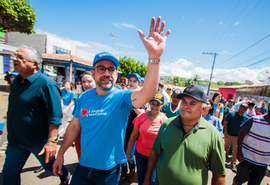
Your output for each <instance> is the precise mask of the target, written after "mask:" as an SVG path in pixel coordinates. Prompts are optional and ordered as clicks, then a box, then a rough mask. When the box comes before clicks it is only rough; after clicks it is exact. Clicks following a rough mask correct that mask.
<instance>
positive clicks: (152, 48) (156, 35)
mask: <svg viewBox="0 0 270 185" xmlns="http://www.w3.org/2000/svg"><path fill="white" fill-rule="evenodd" d="M160 21H161V17H160V16H159V17H158V18H157V22H156V27H155V17H152V20H151V25H150V33H149V37H148V38H146V37H145V36H144V34H143V32H142V31H141V30H138V33H139V35H140V37H141V39H142V42H143V44H144V46H145V48H146V50H147V51H148V54H149V58H153V59H158V58H160V56H161V55H162V53H163V51H164V49H165V45H166V40H167V38H168V36H169V35H170V32H171V31H170V30H168V31H167V33H166V35H165V36H164V37H163V36H162V35H163V32H164V27H165V21H162V23H161V27H160ZM159 27H160V28H159Z"/></svg>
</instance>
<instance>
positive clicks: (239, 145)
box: [236, 128, 247, 163]
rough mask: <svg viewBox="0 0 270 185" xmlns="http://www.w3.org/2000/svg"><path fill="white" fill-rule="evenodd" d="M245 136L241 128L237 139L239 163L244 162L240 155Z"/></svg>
mask: <svg viewBox="0 0 270 185" xmlns="http://www.w3.org/2000/svg"><path fill="white" fill-rule="evenodd" d="M246 134H247V131H245V130H244V129H243V128H242V129H241V130H240V132H239V135H238V138H237V155H236V157H237V159H238V161H239V162H240V163H241V162H242V161H243V160H244V156H243V153H242V144H243V140H244V138H245V136H246Z"/></svg>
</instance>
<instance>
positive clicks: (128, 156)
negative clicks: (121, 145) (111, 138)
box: [126, 153, 132, 164]
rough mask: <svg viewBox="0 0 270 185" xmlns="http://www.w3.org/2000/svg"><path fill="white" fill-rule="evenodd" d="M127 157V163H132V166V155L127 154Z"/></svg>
mask: <svg viewBox="0 0 270 185" xmlns="http://www.w3.org/2000/svg"><path fill="white" fill-rule="evenodd" d="M126 156H127V161H129V162H130V164H132V161H131V157H130V154H128V153H126Z"/></svg>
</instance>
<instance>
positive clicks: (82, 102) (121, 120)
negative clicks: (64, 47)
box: [53, 17, 170, 185]
mask: <svg viewBox="0 0 270 185" xmlns="http://www.w3.org/2000/svg"><path fill="white" fill-rule="evenodd" d="M164 27H165V22H164V21H163V22H161V17H158V18H157V21H155V18H154V17H153V18H152V20H151V25H150V35H149V37H148V38H146V37H145V36H144V34H143V32H142V31H141V30H138V32H139V35H140V37H141V40H142V42H143V44H144V46H145V48H146V50H147V51H148V54H149V64H148V69H147V74H146V76H145V86H144V87H143V88H141V89H134V90H133V89H130V90H120V89H116V88H114V84H115V83H116V80H117V77H118V74H117V67H118V65H119V61H118V60H117V59H116V58H115V57H114V56H113V55H112V54H110V53H108V52H102V53H99V54H97V55H96V56H95V58H94V61H93V69H92V71H91V73H92V76H93V79H94V81H95V82H96V88H93V89H90V90H88V91H86V92H84V93H83V94H81V95H80V96H79V97H78V99H77V102H76V108H75V111H74V118H73V119H72V121H71V123H70V124H69V126H68V128H67V131H66V134H65V137H64V140H63V142H62V145H61V148H60V150H59V152H58V155H57V158H56V161H55V163H54V166H53V170H54V174H55V175H58V174H61V173H62V169H61V167H62V165H63V163H64V153H65V151H66V150H67V149H68V147H69V146H70V145H71V144H72V142H73V141H74V140H75V139H76V137H77V135H78V134H79V132H80V130H81V157H80V159H79V164H78V165H77V167H76V169H75V171H74V173H73V177H72V179H71V185H74V184H80V185H84V184H105V183H106V184H114V185H115V184H117V182H118V181H119V177H120V166H121V164H123V163H126V162H127V159H126V155H125V152H124V138H125V129H126V125H127V120H128V116H129V113H130V111H131V110H132V109H134V108H140V107H142V106H144V105H145V104H146V103H147V102H148V101H149V100H150V99H151V98H152V97H153V96H154V95H155V93H156V92H157V86H158V79H159V63H160V57H161V55H162V53H163V51H164V49H165V45H166V39H167V37H168V36H169V34H170V31H167V33H166V35H165V36H163V32H164ZM89 174H90V177H89V176H88V175H89Z"/></svg>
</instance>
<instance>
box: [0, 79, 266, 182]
mask: <svg viewBox="0 0 270 185" xmlns="http://www.w3.org/2000/svg"><path fill="white" fill-rule="evenodd" d="M5 87H6V83H5V81H4V80H1V79H0V100H1V101H0V122H3V121H5V120H4V119H3V116H4V115H5V114H6V110H7V105H8V94H9V93H8V91H6V90H5ZM61 142H62V139H60V140H59V142H58V148H59V147H60V145H61ZM4 161H5V155H3V156H1V157H0V167H1V169H2V166H3V164H4ZM228 162H229V161H228ZM77 163H78V159H77V154H76V151H75V148H73V147H70V148H69V149H68V150H67V152H66V153H65V165H66V167H67V169H68V170H69V171H70V172H71V174H73V172H74V170H75V167H76V165H77ZM39 166H40V164H39V162H38V160H37V159H36V158H35V157H34V156H33V155H30V157H29V158H28V160H27V162H26V164H25V166H24V168H23V169H22V172H21V184H23V185H37V184H38V185H48V184H49V185H51V184H59V182H60V181H59V179H58V177H55V176H54V175H53V173H52V172H47V171H46V172H45V171H44V170H43V171H41V172H39V173H34V170H35V169H36V168H38V167H39ZM227 166H228V165H226V167H227ZM1 171H2V170H1ZM226 173H227V175H226V185H230V184H231V183H232V179H233V177H234V176H235V173H233V172H232V171H231V170H230V169H229V168H226ZM269 177H270V175H269V173H267V176H265V177H264V179H263V182H262V183H261V184H263V185H266V184H267V182H270V178H269ZM188 178H192V176H191V177H188ZM136 179H137V176H135V179H134V181H133V182H124V183H123V185H128V184H132V185H135V184H137V180H136ZM0 184H2V173H0ZM208 184H211V172H209V182H208Z"/></svg>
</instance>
